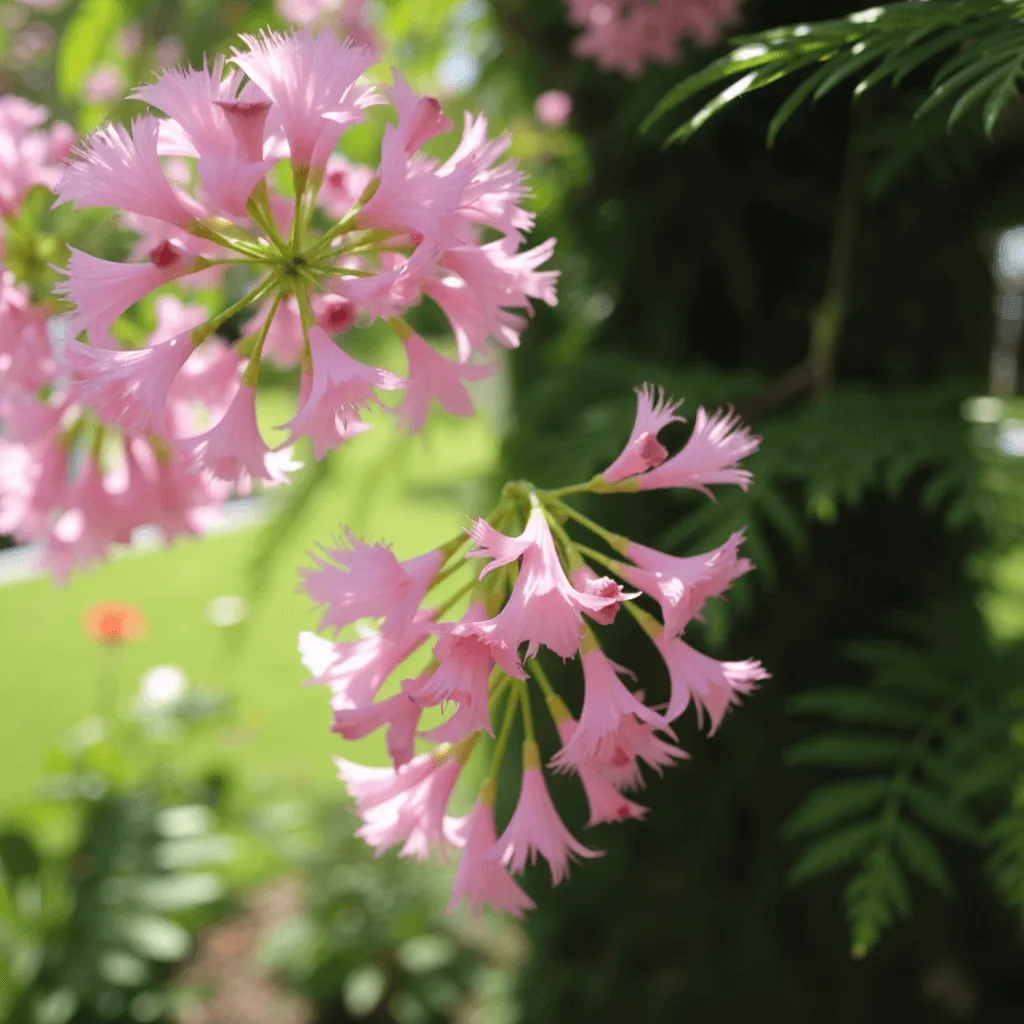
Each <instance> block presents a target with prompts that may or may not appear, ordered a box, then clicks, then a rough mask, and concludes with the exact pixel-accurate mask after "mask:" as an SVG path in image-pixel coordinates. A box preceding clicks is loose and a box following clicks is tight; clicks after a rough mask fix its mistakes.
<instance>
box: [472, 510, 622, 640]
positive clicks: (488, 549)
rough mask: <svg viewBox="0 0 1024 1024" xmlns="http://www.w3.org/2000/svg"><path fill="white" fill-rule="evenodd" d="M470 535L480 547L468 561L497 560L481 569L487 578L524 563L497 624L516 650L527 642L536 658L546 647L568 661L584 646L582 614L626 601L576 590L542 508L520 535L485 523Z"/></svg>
mask: <svg viewBox="0 0 1024 1024" xmlns="http://www.w3.org/2000/svg"><path fill="white" fill-rule="evenodd" d="M470 536H472V538H473V539H474V540H475V541H476V542H477V543H478V544H479V545H480V547H479V548H478V549H476V550H473V551H470V552H469V553H468V554H467V556H466V557H467V558H479V557H481V556H486V557H489V558H491V559H492V561H491V562H490V563H489V564H488V565H487V566H485V567H484V568H483V569H482V570H481V572H480V578H481V579H482V578H483V577H484V576H485V575H486V574H487V573H489V572H490V571H491V570H492V569H496V568H497V567H498V566H501V565H507V564H508V563H509V562H512V561H515V560H516V559H517V558H521V559H522V563H521V565H520V568H519V577H518V579H517V580H516V584H515V587H514V588H513V590H512V593H511V595H510V596H509V599H508V601H507V603H506V604H505V607H504V608H503V609H502V610H501V611H500V612H499V613H498V615H497V616H496V617H495V618H494V619H493V620H491V623H492V624H493V629H494V634H495V636H496V638H497V639H499V640H500V641H502V642H504V643H505V644H507V645H508V647H510V648H512V649H513V650H515V649H517V648H518V647H519V645H520V644H521V643H522V642H523V641H524V640H525V641H527V642H528V647H527V652H526V656H527V657H528V658H532V657H533V656H534V654H536V653H537V649H538V648H539V647H540V645H542V644H543V645H544V646H545V647H547V648H549V649H550V650H552V651H554V652H555V653H556V654H558V655H560V656H561V657H563V658H569V657H572V656H573V655H574V654H575V653H576V652H577V651H578V650H579V646H580V631H581V629H582V628H583V622H582V619H581V618H580V613H581V612H587V613H589V614H592V613H595V612H598V613H599V612H601V611H602V610H603V609H606V608H608V607H610V606H611V605H613V604H617V603H618V602H619V601H620V600H621V594H620V595H616V596H600V595H596V594H586V593H582V592H580V591H578V590H576V589H575V588H574V587H573V586H572V584H571V583H570V582H569V580H568V578H567V577H566V575H565V570H564V569H563V568H562V564H561V562H560V561H559V559H558V552H557V551H556V550H555V542H554V539H553V538H552V536H551V530H550V529H549V527H548V524H547V520H546V518H545V515H544V511H543V510H542V509H541V508H535V509H534V510H533V511H532V512H531V513H530V518H529V520H528V521H527V524H526V529H525V530H524V531H523V532H522V533H521V534H520V535H519V536H518V537H507V536H505V534H503V533H500V532H499V531H497V530H495V529H494V528H493V527H492V526H490V524H488V523H487V522H486V521H485V520H483V519H480V520H477V522H476V523H475V524H474V525H473V527H472V529H471V530H470ZM482 625H483V624H482ZM480 628H481V627H479V626H478V627H477V629H478V630H479V629H480Z"/></svg>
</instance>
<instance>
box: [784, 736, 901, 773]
mask: <svg viewBox="0 0 1024 1024" xmlns="http://www.w3.org/2000/svg"><path fill="white" fill-rule="evenodd" d="M906 748H907V745H906V743H905V742H903V741H901V740H893V739H884V738H881V737H877V736H870V735H866V734H860V733H826V734H824V735H821V736H812V737H810V738H809V739H806V740H802V741H801V742H799V743H796V744H794V745H793V746H792V747H790V748H789V750H788V751H786V754H785V761H786V763H787V764H791V765H822V766H825V767H830V768H845V767H852V768H859V767H870V766H874V765H887V764H893V763H894V762H895V761H898V760H899V758H900V757H902V756H903V754H904V753H905V752H906Z"/></svg>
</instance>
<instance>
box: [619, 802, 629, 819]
mask: <svg viewBox="0 0 1024 1024" xmlns="http://www.w3.org/2000/svg"><path fill="white" fill-rule="evenodd" d="M616 813H617V814H618V816H619V818H620V819H623V818H628V817H630V813H629V804H623V805H622V806H621V807H620V808H619V809H618V811H617V812H616Z"/></svg>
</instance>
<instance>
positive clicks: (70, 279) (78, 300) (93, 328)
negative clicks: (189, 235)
mask: <svg viewBox="0 0 1024 1024" xmlns="http://www.w3.org/2000/svg"><path fill="white" fill-rule="evenodd" d="M69 248H70V247H69ZM70 251H71V256H70V258H69V260H68V264H67V268H66V270H65V274H66V275H67V280H65V281H61V282H59V283H58V284H57V286H56V289H55V291H56V292H57V293H58V294H60V295H64V296H65V297H66V298H67V299H69V300H70V301H71V302H73V303H74V304H75V307H76V310H75V313H74V316H73V326H72V331H73V333H75V334H77V333H78V332H79V331H83V330H84V331H85V332H86V333H87V334H88V336H89V340H90V341H91V342H92V343H93V344H94V345H103V346H105V347H109V346H110V344H111V341H110V329H111V327H112V326H113V325H114V321H116V320H117V319H118V317H120V316H121V315H122V314H123V313H124V312H125V311H126V310H128V309H129V308H130V307H131V306H134V305H135V303H136V302H139V301H140V300H141V299H144V298H145V297H146V296H147V295H148V294H149V293H150V292H151V291H154V290H155V289H157V288H160V287H162V286H163V285H166V284H170V283H171V282H172V281H176V280H177V279H178V278H180V277H182V276H184V275H185V274H191V273H193V272H194V271H195V269H196V260H195V257H193V256H191V255H189V254H188V253H186V252H184V251H183V250H181V249H180V248H179V247H177V246H175V245H173V244H172V243H170V242H165V243H164V244H163V245H161V246H158V247H157V248H155V249H153V251H152V254H151V257H150V261H149V262H147V263H112V262H110V261H109V260H101V259H99V258H98V257H96V256H90V255H89V253H87V252H80V251H79V250H78V249H74V248H70Z"/></svg>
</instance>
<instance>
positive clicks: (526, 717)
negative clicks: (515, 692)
mask: <svg viewBox="0 0 1024 1024" xmlns="http://www.w3.org/2000/svg"><path fill="white" fill-rule="evenodd" d="M519 689H520V690H521V691H522V696H521V697H520V701H519V703H520V706H521V707H522V709H523V732H524V733H525V735H526V742H527V743H536V742H537V734H536V733H535V732H534V728H533V708H531V707H530V687H529V686H528V684H527V682H526V680H522V681H521V682H520V683H519Z"/></svg>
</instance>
